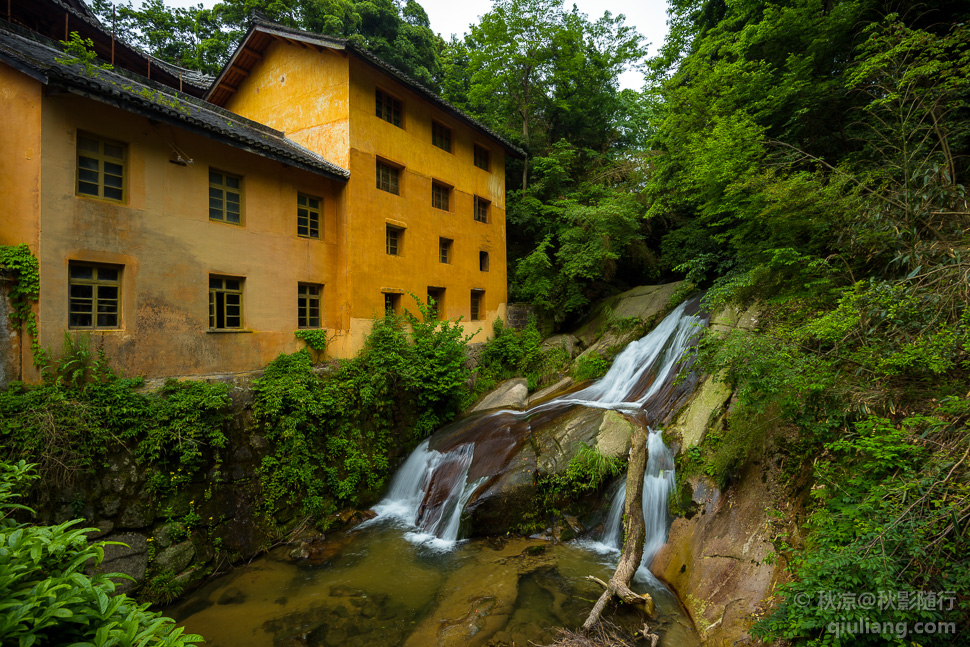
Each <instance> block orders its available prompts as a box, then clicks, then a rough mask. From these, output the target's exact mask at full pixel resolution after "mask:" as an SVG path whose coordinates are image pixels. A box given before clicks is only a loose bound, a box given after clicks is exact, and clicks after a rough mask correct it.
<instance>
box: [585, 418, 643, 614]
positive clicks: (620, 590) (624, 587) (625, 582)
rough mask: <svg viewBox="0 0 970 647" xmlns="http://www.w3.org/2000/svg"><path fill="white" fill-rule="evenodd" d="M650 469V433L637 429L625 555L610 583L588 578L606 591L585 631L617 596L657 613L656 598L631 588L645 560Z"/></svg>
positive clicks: (625, 506) (628, 488)
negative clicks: (645, 488) (646, 482)
mask: <svg viewBox="0 0 970 647" xmlns="http://www.w3.org/2000/svg"><path fill="white" fill-rule="evenodd" d="M646 468H647V432H646V430H645V429H642V428H638V429H637V430H636V431H635V432H634V433H633V443H632V446H631V447H630V462H629V466H628V468H627V473H626V499H625V500H624V502H623V513H624V514H623V530H624V533H623V536H624V537H625V538H626V539H625V541H624V542H623V554H622V555H621V557H620V563H619V564H617V566H616V571H615V572H614V573H613V577H611V578H610V581H609V582H603V580H601V579H599V578H596V577H592V576H590V577H589V578H588V579H590V580H592V581H594V582H597V583H598V584H600V585H601V586H603V587H604V589H605V590H604V591H603V594H602V595H601V596H600V598H599V600H597V601H596V605H595V606H594V607H593V610H592V611H590V613H589V617H588V618H586V622H584V623H583V630H584V631H590V630H591V629H592V628H593V627H594V626H595V625H596V623H597V622H599V619H600V615H601V614H602V613H603V609H605V608H606V605H607V603H608V602H609V601H610V600H611V599H612V598H614V597H618V598H620V599H621V600H623V601H624V602H626V603H627V604H636V605H641V604H642V605H643V607H644V612H645V613H646V614H647V615H649V616H652V615H653V612H654V603H653V598H651V597H650V596H649V595H647V594H644V595H640V594H638V593H634V592H633V591H632V590H631V589H630V580H631V579H633V575H634V574H635V573H636V572H637V569H638V568H639V567H640V560H641V559H643V540H644V537H645V535H646V528H645V527H644V522H643V473H644V471H645V470H646Z"/></svg>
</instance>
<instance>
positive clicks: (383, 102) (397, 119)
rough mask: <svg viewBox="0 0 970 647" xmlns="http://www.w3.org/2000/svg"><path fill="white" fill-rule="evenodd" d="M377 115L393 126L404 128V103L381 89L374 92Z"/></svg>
mask: <svg viewBox="0 0 970 647" xmlns="http://www.w3.org/2000/svg"><path fill="white" fill-rule="evenodd" d="M374 105H375V107H376V110H375V113H374V114H375V115H377V118H378V119H381V120H383V121H386V122H387V123H389V124H391V125H392V126H397V127H398V128H401V129H403V128H404V102H403V101H401V100H400V99H398V98H397V97H395V96H394V95H393V94H391V93H389V92H387V91H386V90H381V89H380V88H375V90H374Z"/></svg>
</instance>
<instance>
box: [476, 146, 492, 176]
mask: <svg viewBox="0 0 970 647" xmlns="http://www.w3.org/2000/svg"><path fill="white" fill-rule="evenodd" d="M472 162H473V163H474V164H475V166H477V167H478V168H480V169H482V170H483V171H488V172H489V173H491V172H492V151H490V150H489V149H488V148H486V147H484V146H481V145H479V144H475V145H474V148H473V149H472Z"/></svg>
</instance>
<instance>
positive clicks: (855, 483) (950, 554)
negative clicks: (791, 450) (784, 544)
mask: <svg viewBox="0 0 970 647" xmlns="http://www.w3.org/2000/svg"><path fill="white" fill-rule="evenodd" d="M968 420H970V401H968V400H967V399H965V398H947V399H944V400H941V401H940V402H939V403H938V404H937V406H936V407H935V408H934V410H933V411H932V412H930V413H929V415H923V416H911V417H908V418H903V419H901V420H899V421H897V422H894V421H892V420H889V419H887V418H880V417H876V416H870V417H867V418H865V419H863V420H860V421H859V422H857V423H855V424H854V425H852V426H851V427H850V428H848V429H846V430H845V433H844V435H843V436H842V437H840V438H839V439H838V440H835V441H833V442H830V443H827V444H826V445H825V449H826V451H827V452H828V454H827V456H828V458H827V460H822V461H819V462H818V463H817V464H816V471H815V476H816V478H817V480H818V482H819V486H818V487H816V489H814V490H813V492H812V496H813V497H814V499H815V501H816V504H815V506H814V509H813V511H812V514H811V517H810V519H809V522H808V529H809V536H808V539H807V546H806V549H805V550H804V552H803V553H800V554H795V555H794V556H793V559H794V571H795V574H796V576H797V578H798V579H797V580H796V581H794V582H791V583H789V584H786V585H784V586H783V587H782V588H781V591H780V594H781V596H782V597H783V598H784V599H786V600H789V601H791V600H796V601H797V600H810V601H811V603H809V604H798V603H795V604H792V603H790V602H789V603H788V604H783V605H781V606H779V607H777V608H776V609H775V611H774V613H773V614H772V615H770V616H769V617H767V618H765V619H764V620H762V621H761V622H760V623H759V624H758V625H757V626H756V627H755V632H756V633H757V634H758V635H760V636H762V637H785V638H803V639H811V642H810V643H809V644H819V645H820V644H830V645H859V644H880V645H882V644H899V645H904V644H909V642H908V641H906V640H904V638H905V636H901V635H892V632H886V633H883V634H882V635H866V634H860V635H848V636H838V635H833V634H832V632H831V631H830V630H829V631H828V633H826V631H827V628H828V627H829V625H830V623H836V622H845V621H854V620H861V619H863V618H866V619H868V620H869V622H871V623H883V622H889V623H892V625H891V626H896V623H901V622H906V623H909V627H910V628H912V627H914V626H915V625H916V623H917V622H954V623H956V626H957V627H965V626H966V623H967V620H968V618H970V603H968V602H967V599H968V597H967V594H968V593H970V566H968V564H967V562H966V560H965V559H964V558H963V557H964V556H965V555H966V554H967V551H968V550H970V537H968V533H967V532H966V530H967V519H968V517H967V510H968V508H970V486H968V483H970V481H968V476H970V472H968V468H967V465H966V458H967V452H968V451H970V425H968ZM900 590H902V591H934V592H938V593H940V594H941V595H946V596H952V598H953V600H954V602H955V604H954V605H953V608H952V610H951V609H949V607H950V604H949V603H944V605H943V608H942V609H941V608H940V605H938V604H933V605H928V606H927V605H916V604H909V605H901V606H897V605H894V606H893V607H889V606H888V605H886V606H884V607H879V608H873V609H862V608H859V607H856V608H854V609H838V608H836V607H835V606H827V605H824V604H817V603H816V601H818V600H821V599H823V596H824V595H826V594H828V593H829V592H837V593H841V592H848V593H862V592H873V593H874V594H875V593H876V592H881V591H882V592H896V591H900ZM914 595H915V593H914ZM952 638H953V636H952V635H949V636H948V635H943V634H940V635H936V636H934V635H929V634H928V635H921V636H920V637H919V642H920V644H922V645H944V644H951V642H950V641H951V640H952Z"/></svg>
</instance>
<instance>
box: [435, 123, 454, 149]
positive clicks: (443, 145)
mask: <svg viewBox="0 0 970 647" xmlns="http://www.w3.org/2000/svg"><path fill="white" fill-rule="evenodd" d="M451 143H452V130H451V128H449V127H448V126H446V125H444V124H443V123H441V122H440V121H437V120H435V119H432V120H431V145H432V146H435V147H437V148H440V149H441V150H443V151H445V152H446V153H450V152H452V151H451Z"/></svg>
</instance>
